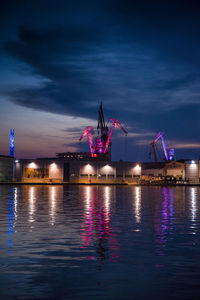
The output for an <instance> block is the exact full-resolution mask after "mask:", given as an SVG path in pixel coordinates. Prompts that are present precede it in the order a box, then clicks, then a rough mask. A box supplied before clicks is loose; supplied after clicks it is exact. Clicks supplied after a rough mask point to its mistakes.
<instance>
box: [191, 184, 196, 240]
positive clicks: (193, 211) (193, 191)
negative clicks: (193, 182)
mask: <svg viewBox="0 0 200 300" xmlns="http://www.w3.org/2000/svg"><path fill="white" fill-rule="evenodd" d="M196 216H197V189H196V188H195V187H191V221H192V227H191V228H193V229H194V228H195V225H196V224H195V221H196ZM193 234H196V232H195V231H193Z"/></svg>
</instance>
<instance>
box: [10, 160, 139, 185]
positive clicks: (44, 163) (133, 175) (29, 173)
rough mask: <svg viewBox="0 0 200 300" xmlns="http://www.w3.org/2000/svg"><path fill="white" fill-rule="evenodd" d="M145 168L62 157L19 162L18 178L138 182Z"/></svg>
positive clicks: (129, 164) (77, 181)
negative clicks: (142, 169)
mask: <svg viewBox="0 0 200 300" xmlns="http://www.w3.org/2000/svg"><path fill="white" fill-rule="evenodd" d="M140 176H141V166H140V164H138V163H134V162H106V161H105V162H104V161H76V160H72V161H70V160H66V159H60V158H43V159H35V160H28V159H23V160H18V161H17V163H16V172H15V177H16V178H17V179H18V180H19V181H23V182H44V183H45V182H46V183H48V182H52V183H62V182H72V183H104V182H106V183H125V182H126V183H131V182H132V183H134V182H135V183H138V182H139V179H140Z"/></svg>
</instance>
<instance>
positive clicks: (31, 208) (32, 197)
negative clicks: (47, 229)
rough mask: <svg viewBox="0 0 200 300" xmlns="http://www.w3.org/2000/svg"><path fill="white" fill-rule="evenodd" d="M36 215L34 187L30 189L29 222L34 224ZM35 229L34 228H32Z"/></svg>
mask: <svg viewBox="0 0 200 300" xmlns="http://www.w3.org/2000/svg"><path fill="white" fill-rule="evenodd" d="M34 213H35V187H34V186H32V187H30V189H29V222H31V223H33V222H34V221H35V220H34ZM31 228H33V226H31Z"/></svg>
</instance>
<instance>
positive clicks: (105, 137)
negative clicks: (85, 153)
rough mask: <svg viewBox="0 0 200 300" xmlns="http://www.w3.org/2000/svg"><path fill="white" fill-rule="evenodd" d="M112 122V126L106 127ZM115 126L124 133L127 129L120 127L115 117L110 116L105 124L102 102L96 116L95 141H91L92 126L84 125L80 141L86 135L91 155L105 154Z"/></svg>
mask: <svg viewBox="0 0 200 300" xmlns="http://www.w3.org/2000/svg"><path fill="white" fill-rule="evenodd" d="M110 122H111V123H112V126H111V128H110V131H109V128H108V124H109V123H110ZM115 126H117V127H119V128H120V129H121V130H122V131H123V132H124V133H125V134H126V135H127V131H126V130H125V129H124V128H123V127H122V125H121V123H120V122H119V121H118V120H117V119H113V118H110V119H109V120H108V122H107V124H105V121H104V115H103V108H102V102H101V103H100V106H99V118H98V125H97V137H95V136H94V139H95V142H93V138H92V134H91V132H92V131H93V127H86V128H85V130H84V131H83V134H82V136H81V137H80V139H79V140H80V141H82V139H83V138H84V137H85V136H86V135H87V136H88V142H89V146H90V153H91V157H98V156H105V155H107V154H110V151H111V149H110V141H111V137H112V134H113V130H114V128H115Z"/></svg>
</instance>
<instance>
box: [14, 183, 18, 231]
mask: <svg viewBox="0 0 200 300" xmlns="http://www.w3.org/2000/svg"><path fill="white" fill-rule="evenodd" d="M17 205H18V190H17V187H15V188H14V219H15V222H14V227H15V225H16V222H17Z"/></svg>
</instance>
